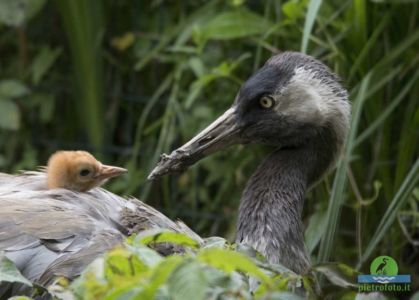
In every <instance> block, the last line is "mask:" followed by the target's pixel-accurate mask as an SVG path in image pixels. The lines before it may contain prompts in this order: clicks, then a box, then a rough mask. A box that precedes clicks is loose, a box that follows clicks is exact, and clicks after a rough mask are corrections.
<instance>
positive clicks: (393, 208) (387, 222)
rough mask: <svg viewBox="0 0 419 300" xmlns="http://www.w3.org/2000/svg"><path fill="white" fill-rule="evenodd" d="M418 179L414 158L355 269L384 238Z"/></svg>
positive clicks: (418, 167)
mask: <svg viewBox="0 0 419 300" xmlns="http://www.w3.org/2000/svg"><path fill="white" fill-rule="evenodd" d="M418 180H419V159H417V160H416V162H415V164H414V165H413V167H412V168H411V169H410V172H409V174H407V176H406V177H405V179H404V181H403V183H402V185H401V187H400V189H399V190H398V191H397V193H396V195H395V196H394V198H393V200H392V201H391V203H390V205H389V206H388V208H387V210H386V212H385V213H384V216H383V217H382V218H381V222H380V224H379V225H378V226H377V229H376V230H375V233H374V234H373V236H372V239H371V241H370V243H369V244H368V246H367V248H366V249H365V251H364V253H363V255H362V257H361V259H360V261H359V262H358V265H357V269H359V268H360V267H361V266H362V264H363V263H364V262H365V261H366V260H367V259H368V258H369V257H370V256H371V254H372V253H373V251H374V250H375V248H376V247H377V245H378V243H379V242H380V241H381V240H382V239H383V238H384V235H385V234H386V233H387V231H388V230H389V228H390V226H391V225H392V224H393V222H394V220H395V219H396V216H397V212H398V211H399V209H400V208H401V207H402V206H403V204H405V203H406V202H407V200H408V199H409V197H410V195H411V194H412V192H413V190H414V188H415V187H416V186H417V184H418Z"/></svg>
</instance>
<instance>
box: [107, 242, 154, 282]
mask: <svg viewBox="0 0 419 300" xmlns="http://www.w3.org/2000/svg"><path fill="white" fill-rule="evenodd" d="M105 262H106V263H105V275H106V276H107V277H108V278H112V277H114V276H119V277H125V278H128V277H133V276H135V275H137V274H140V273H143V272H145V271H147V270H148V266H147V265H146V264H145V263H144V262H142V261H141V260H140V259H139V258H138V256H136V255H135V254H133V253H131V252H130V251H128V250H126V249H124V248H116V249H114V250H112V251H111V252H109V253H108V255H107V256H106V260H105Z"/></svg>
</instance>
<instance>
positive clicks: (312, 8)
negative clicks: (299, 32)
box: [300, 0, 322, 53]
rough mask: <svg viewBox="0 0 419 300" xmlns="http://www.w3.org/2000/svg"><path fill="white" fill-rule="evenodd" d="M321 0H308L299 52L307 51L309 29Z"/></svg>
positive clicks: (311, 26) (311, 27)
mask: <svg viewBox="0 0 419 300" xmlns="http://www.w3.org/2000/svg"><path fill="white" fill-rule="evenodd" d="M321 4H322V0H310V3H309V5H308V11H307V17H306V20H305V23H304V31H303V39H302V41H301V50H300V51H301V52H303V53H307V47H308V40H309V38H310V34H311V30H312V29H313V25H314V21H315V20H316V16H317V14H318V12H319V9H320V6H321Z"/></svg>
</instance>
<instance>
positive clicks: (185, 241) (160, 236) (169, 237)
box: [137, 231, 199, 248]
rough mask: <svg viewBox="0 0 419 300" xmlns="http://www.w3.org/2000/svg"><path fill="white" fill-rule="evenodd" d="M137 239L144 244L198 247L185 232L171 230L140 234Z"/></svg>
mask: <svg viewBox="0 0 419 300" xmlns="http://www.w3.org/2000/svg"><path fill="white" fill-rule="evenodd" d="M137 237H138V238H139V241H140V242H141V243H143V244H145V245H148V244H151V243H171V244H176V245H182V246H188V247H192V248H198V247H199V243H198V242H197V241H195V240H194V239H193V238H191V237H189V236H187V235H186V234H182V233H178V232H173V231H160V232H157V233H153V234H150V235H147V236H145V237H142V236H141V235H138V236H137Z"/></svg>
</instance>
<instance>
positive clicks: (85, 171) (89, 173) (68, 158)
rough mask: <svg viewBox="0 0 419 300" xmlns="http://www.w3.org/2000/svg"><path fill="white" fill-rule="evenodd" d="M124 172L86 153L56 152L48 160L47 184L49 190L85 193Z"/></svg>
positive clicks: (124, 171) (122, 169)
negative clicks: (58, 189)
mask: <svg viewBox="0 0 419 300" xmlns="http://www.w3.org/2000/svg"><path fill="white" fill-rule="evenodd" d="M126 172H127V170H126V169H124V168H119V167H114V166H107V165H103V164H102V163H101V162H100V161H98V160H97V159H96V158H95V157H94V156H93V155H91V154H90V153H88V152H86V151H57V152H55V153H54V154H53V155H51V157H50V158H49V160H48V167H47V183H48V188H49V189H56V188H64V189H69V190H73V191H77V192H87V191H88V190H90V189H92V188H94V187H98V186H101V185H102V184H103V183H105V182H106V181H107V180H108V179H109V178H111V177H115V176H119V175H121V174H123V173H126Z"/></svg>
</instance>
